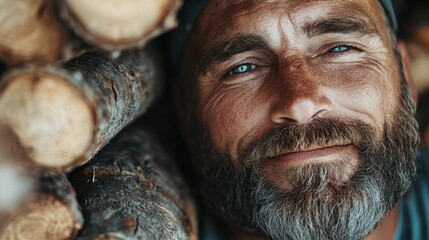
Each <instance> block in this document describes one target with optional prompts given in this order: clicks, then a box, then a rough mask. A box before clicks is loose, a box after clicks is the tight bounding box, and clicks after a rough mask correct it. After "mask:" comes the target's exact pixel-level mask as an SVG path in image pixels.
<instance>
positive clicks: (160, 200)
mask: <svg viewBox="0 0 429 240" xmlns="http://www.w3.org/2000/svg"><path fill="white" fill-rule="evenodd" d="M180 5H181V0H159V1H146V0H125V1H121V2H120V3H119V2H117V1H113V0H108V1H106V0H103V1H97V0H94V1H80V0H57V1H54V0H0V61H1V62H2V63H1V64H0V170H3V171H0V172H2V173H3V172H7V173H8V174H2V176H0V191H1V194H2V196H3V197H0V240H3V239H8V240H9V239H42V240H43V239H196V236H197V235H196V233H197V232H196V220H195V219H196V214H195V209H194V205H193V201H192V198H191V196H190V194H189V190H188V188H187V186H186V184H185V182H184V181H183V176H181V175H180V173H179V171H177V169H176V168H175V161H174V158H173V157H172V156H171V155H168V154H166V152H167V150H165V149H163V146H162V144H160V143H158V142H157V140H156V137H154V136H152V135H150V134H149V133H148V132H147V131H146V130H144V129H142V128H144V126H140V127H139V126H133V127H132V129H130V130H128V131H122V130H123V129H124V128H125V127H126V126H128V125H129V124H130V123H132V122H133V121H135V120H136V119H137V118H138V117H140V116H141V115H142V114H144V113H145V112H146V110H147V109H148V108H149V107H150V106H151V105H153V103H154V102H155V100H156V99H157V98H158V97H159V96H160V95H161V92H162V89H163V85H164V81H165V76H164V75H165V70H164V69H163V62H162V60H161V58H160V54H159V49H157V48H156V44H153V43H150V41H151V40H152V39H153V38H154V37H156V36H158V35H160V34H161V33H163V32H165V31H167V30H169V29H171V28H173V27H174V26H175V25H176V24H177V23H176V20H175V16H176V13H177V11H178V8H179V7H180ZM121 131H122V132H121ZM118 133H119V135H118V136H116V135H117V134H118ZM112 139H113V141H112V142H111V143H110V144H108V143H109V142H110V141H111V140H112ZM107 144H108V145H107ZM106 145H107V146H106ZM105 146H106V147H105ZM103 147H105V148H104V150H101V149H102V148H103ZM100 150H101V152H99V151H100ZM90 160H91V161H90ZM88 161H89V162H88ZM6 169H7V170H6ZM16 179H21V180H22V181H15V180H16ZM70 181H71V182H72V184H70ZM10 182H12V184H10ZM21 182H22V183H21ZM16 189H21V190H20V191H17V190H16ZM15 190H16V191H15ZM8 195H10V196H11V197H10V198H8V197H7V196H8ZM4 196H6V197H4ZM4 199H6V200H4ZM7 199H9V200H7ZM11 199H12V200H11ZM7 201H9V202H7Z"/></svg>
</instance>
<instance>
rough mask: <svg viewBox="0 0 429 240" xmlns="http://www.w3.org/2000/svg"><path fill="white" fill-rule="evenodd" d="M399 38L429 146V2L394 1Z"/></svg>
mask: <svg viewBox="0 0 429 240" xmlns="http://www.w3.org/2000/svg"><path fill="white" fill-rule="evenodd" d="M393 2H394V4H395V8H396V14H397V17H398V22H399V38H400V39H401V40H404V41H405V43H406V44H407V48H408V52H409V55H410V60H411V66H410V67H411V72H412V76H413V80H414V84H415V87H416V90H417V94H418V105H417V119H418V121H419V125H420V132H421V134H422V145H424V146H426V147H428V146H429V1H427V0H393Z"/></svg>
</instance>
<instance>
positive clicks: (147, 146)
mask: <svg viewBox="0 0 429 240" xmlns="http://www.w3.org/2000/svg"><path fill="white" fill-rule="evenodd" d="M70 179H71V182H72V184H73V186H74V188H75V189H76V192H77V198H78V201H79V202H80V204H81V206H82V210H83V215H84V219H85V224H84V226H83V228H82V230H81V232H80V234H79V237H78V239H120V240H124V239H197V228H196V214H195V207H194V202H193V200H192V198H191V196H190V194H189V191H188V188H187V185H186V184H185V182H184V180H183V177H182V176H181V175H180V174H179V172H178V171H177V168H176V165H175V161H174V159H173V158H172V157H171V156H170V155H168V154H167V153H166V151H165V149H163V148H162V146H161V145H160V144H159V143H158V142H157V140H156V139H155V138H154V137H153V136H152V135H150V134H149V133H148V132H147V131H145V130H143V129H136V128H131V129H127V130H126V131H125V132H121V133H120V134H119V135H118V137H117V138H115V139H114V140H113V141H112V142H111V143H110V144H109V145H107V146H106V148H104V149H103V150H102V151H101V152H100V153H98V154H97V155H96V156H95V158H94V159H93V160H91V161H90V162H89V163H88V164H86V165H84V166H83V167H82V168H79V169H77V170H75V171H74V172H73V173H72V174H71V178H70Z"/></svg>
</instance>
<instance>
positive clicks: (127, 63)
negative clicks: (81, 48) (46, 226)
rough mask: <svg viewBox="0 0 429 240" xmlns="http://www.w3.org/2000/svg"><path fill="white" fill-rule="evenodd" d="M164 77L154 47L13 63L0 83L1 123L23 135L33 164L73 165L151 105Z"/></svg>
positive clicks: (53, 168)
mask: <svg viewBox="0 0 429 240" xmlns="http://www.w3.org/2000/svg"><path fill="white" fill-rule="evenodd" d="M163 81H164V76H163V70H162V63H161V62H160V59H159V58H158V55H157V52H156V50H155V49H154V47H153V46H148V47H147V48H145V49H136V50H130V51H124V52H122V53H120V56H117V57H116V58H112V57H111V54H108V53H101V52H97V51H90V52H87V53H85V54H83V55H81V56H79V57H77V58H75V59H73V60H71V61H70V62H67V63H65V64H64V65H63V66H61V67H59V66H47V67H25V68H20V69H16V70H12V71H11V72H9V73H6V74H5V76H4V77H3V79H2V80H1V82H0V112H1V113H2V114H0V125H3V126H5V127H7V128H9V129H10V131H11V132H12V133H13V135H16V136H17V145H19V146H20V151H21V152H23V153H25V154H26V156H27V157H26V159H28V161H27V162H28V165H29V166H30V167H31V168H32V169H36V170H40V174H50V173H58V172H68V171H70V170H71V169H72V168H75V167H76V166H79V165H82V164H83V163H85V162H86V161H88V160H89V159H91V158H92V157H93V156H94V155H95V153H96V152H98V150H100V149H101V148H102V147H103V146H104V145H105V144H107V143H108V142H109V141H110V140H111V139H112V138H113V137H114V136H115V135H116V134H117V133H118V132H119V131H120V130H121V129H122V128H123V127H124V126H125V125H127V124H128V123H130V122H131V121H133V120H134V119H135V118H136V117H137V116H139V115H141V114H142V113H143V112H145V111H146V109H147V108H148V107H149V106H150V105H151V104H152V102H154V100H155V99H156V97H157V96H159V95H160V92H161V89H162V85H163Z"/></svg>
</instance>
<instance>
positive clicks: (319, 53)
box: [182, 0, 418, 239]
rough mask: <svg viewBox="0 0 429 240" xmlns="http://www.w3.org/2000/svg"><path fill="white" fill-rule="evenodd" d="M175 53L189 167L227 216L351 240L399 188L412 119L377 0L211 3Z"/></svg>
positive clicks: (409, 153)
mask: <svg viewBox="0 0 429 240" xmlns="http://www.w3.org/2000/svg"><path fill="white" fill-rule="evenodd" d="M187 46H188V47H187V48H186V49H185V55H184V64H183V68H182V70H183V73H184V74H183V75H182V76H186V79H183V80H184V81H187V83H188V84H190V85H189V92H190V93H191V94H190V99H191V103H190V109H191V111H192V114H193V115H194V116H195V119H196V123H194V122H192V123H191V124H192V125H193V126H194V127H195V126H197V127H196V128H197V129H196V131H193V133H191V135H192V134H194V136H195V139H198V141H200V140H202V141H201V143H202V144H198V146H193V147H194V148H196V149H197V150H196V152H197V153H198V155H199V159H197V161H198V162H197V166H199V167H201V171H202V173H203V175H204V178H205V181H206V183H204V184H206V185H205V186H209V187H211V188H212V189H219V191H218V192H216V191H215V190H213V191H214V192H213V195H219V194H222V189H223V188H226V189H224V190H223V191H224V195H225V196H208V198H211V199H212V201H213V202H214V203H213V204H214V205H215V206H217V207H218V208H220V209H221V210H224V211H225V212H227V211H228V212H229V215H231V216H230V217H231V218H238V219H239V221H241V222H243V223H244V224H247V225H251V226H256V227H258V228H261V229H262V230H263V231H265V232H266V233H267V234H268V235H271V237H273V238H282V237H284V238H288V237H290V238H301V239H305V236H312V235H311V233H308V234H307V233H304V232H305V231H307V232H311V231H313V232H318V233H319V234H321V235H319V236H325V235H323V233H321V232H322V229H324V230H325V231H326V232H325V234H327V235H326V236H329V235H330V236H331V237H332V236H336V237H339V238H341V239H343V238H344V237H357V238H359V236H357V235H351V234H361V235H360V237H362V236H364V235H365V234H368V232H369V231H370V230H372V228H373V227H374V225H376V224H377V223H378V221H379V220H380V219H381V217H382V216H383V215H384V214H385V213H386V212H387V211H388V210H390V209H391V208H392V207H393V205H394V203H395V202H396V200H397V199H398V197H399V196H400V195H401V194H403V192H404V191H405V190H406V188H407V187H408V184H409V181H410V177H411V175H412V172H413V167H414V166H413V161H412V159H413V158H414V154H415V153H414V151H415V145H416V143H417V142H418V141H417V139H416V138H415V136H416V134H415V133H416V129H415V122H414V120H413V119H412V116H411V115H412V111H413V109H412V106H411V103H410V101H411V100H410V99H409V96H408V93H407V89H406V87H405V82H404V80H403V79H401V70H400V68H399V64H398V61H397V57H396V55H395V52H394V46H393V45H392V42H391V39H390V37H389V31H388V29H387V27H386V23H385V20H384V18H383V10H382V7H381V6H380V5H379V3H378V1H374V0H367V1H362V0H348V1H344V0H338V1H302V0H280V1H274V0H273V1H253V0H252V1H251V0H241V1H240V0H233V1H231V0H228V1H227V0H213V1H211V2H210V3H209V4H208V6H207V7H206V8H205V10H204V11H203V12H202V14H201V15H200V18H199V20H198V22H197V24H196V26H195V29H194V32H193V33H192V35H191V37H190V40H189V42H188V45H187ZM182 78H183V77H182ZM401 80H403V82H402V85H401ZM398 128H399V129H398ZM200 137H201V138H200ZM397 144H403V145H400V146H396V145H397ZM398 148H399V149H400V150H401V151H397V150H398ZM398 154H399V155H400V156H398ZM383 168H384V169H383ZM385 168H388V171H389V170H392V171H395V173H397V174H398V176H390V175H392V174H390V175H389V174H385V173H383V171H386V169H385ZM390 173H391V172H390ZM388 175H389V176H388ZM204 184H203V185H204ZM385 185H388V186H385ZM206 190H207V189H206ZM228 191H229V192H228ZM387 192H391V193H389V194H391V195H388V193H387ZM207 194H208V195H210V192H209V191H208V193H207ZM367 198H372V200H368V199H367ZM386 201H389V202H386ZM380 202H383V204H381V203H380ZM385 202H386V203H385ZM359 204H360V205H359ZM342 205H343V206H342ZM369 205H371V206H369ZM353 207H354V208H355V209H354V210H353V209H352V208H353ZM371 207H373V208H375V209H373V208H371ZM268 208H272V210H275V211H276V212H275V213H273V212H272V211H271V212H270V209H268ZM294 208H297V209H298V210H296V209H295V210H294ZM311 208H314V209H311ZM348 209H349V211H348V212H347V211H346V210H348ZM362 211H371V213H370V214H369V213H367V214H365V213H362ZM359 212H361V216H357V215H359V214H358V213H359ZM280 213H281V214H280ZM351 213H353V215H350V214H351ZM225 214H226V213H225ZM270 214H271V215H270ZM341 214H348V217H346V216H343V215H341ZM371 214H372V215H371ZM237 215H239V216H237ZM310 215H311V216H310ZM369 215H371V216H369ZM359 217H361V218H368V217H370V218H371V219H373V220H372V221H371V222H370V223H368V224H367V225H365V226H354V228H360V229H359V231H358V230H353V231H350V232H349V233H345V232H346V231H347V229H346V228H348V227H347V226H346V225H347V223H346V221H349V223H348V224H349V225H352V224H351V223H350V219H351V218H355V219H359ZM339 218H343V220H344V221H343V222H339V221H340V220H338V219H339ZM285 219H287V220H285ZM283 220H284V222H282V221H283ZM263 221H265V222H263ZM275 222H277V223H275ZM278 222H280V223H278ZM276 224H277V225H281V226H277V227H276V226H275V225H276ZM293 224H295V225H296V226H294V227H292V225H293ZM356 224H357V223H356ZM299 226H302V228H307V230H305V231H304V230H303V231H299V232H296V233H292V232H293V231H295V230H296V228H299ZM334 228H335V229H334ZM331 230H332V231H331ZM276 232H277V233H276ZM286 232H287V233H286ZM282 234H283V235H282ZM286 236H288V237H286ZM313 238H314V236H313ZM339 238H338V239H339ZM321 239H323V237H321ZM334 239H335V237H334Z"/></svg>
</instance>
